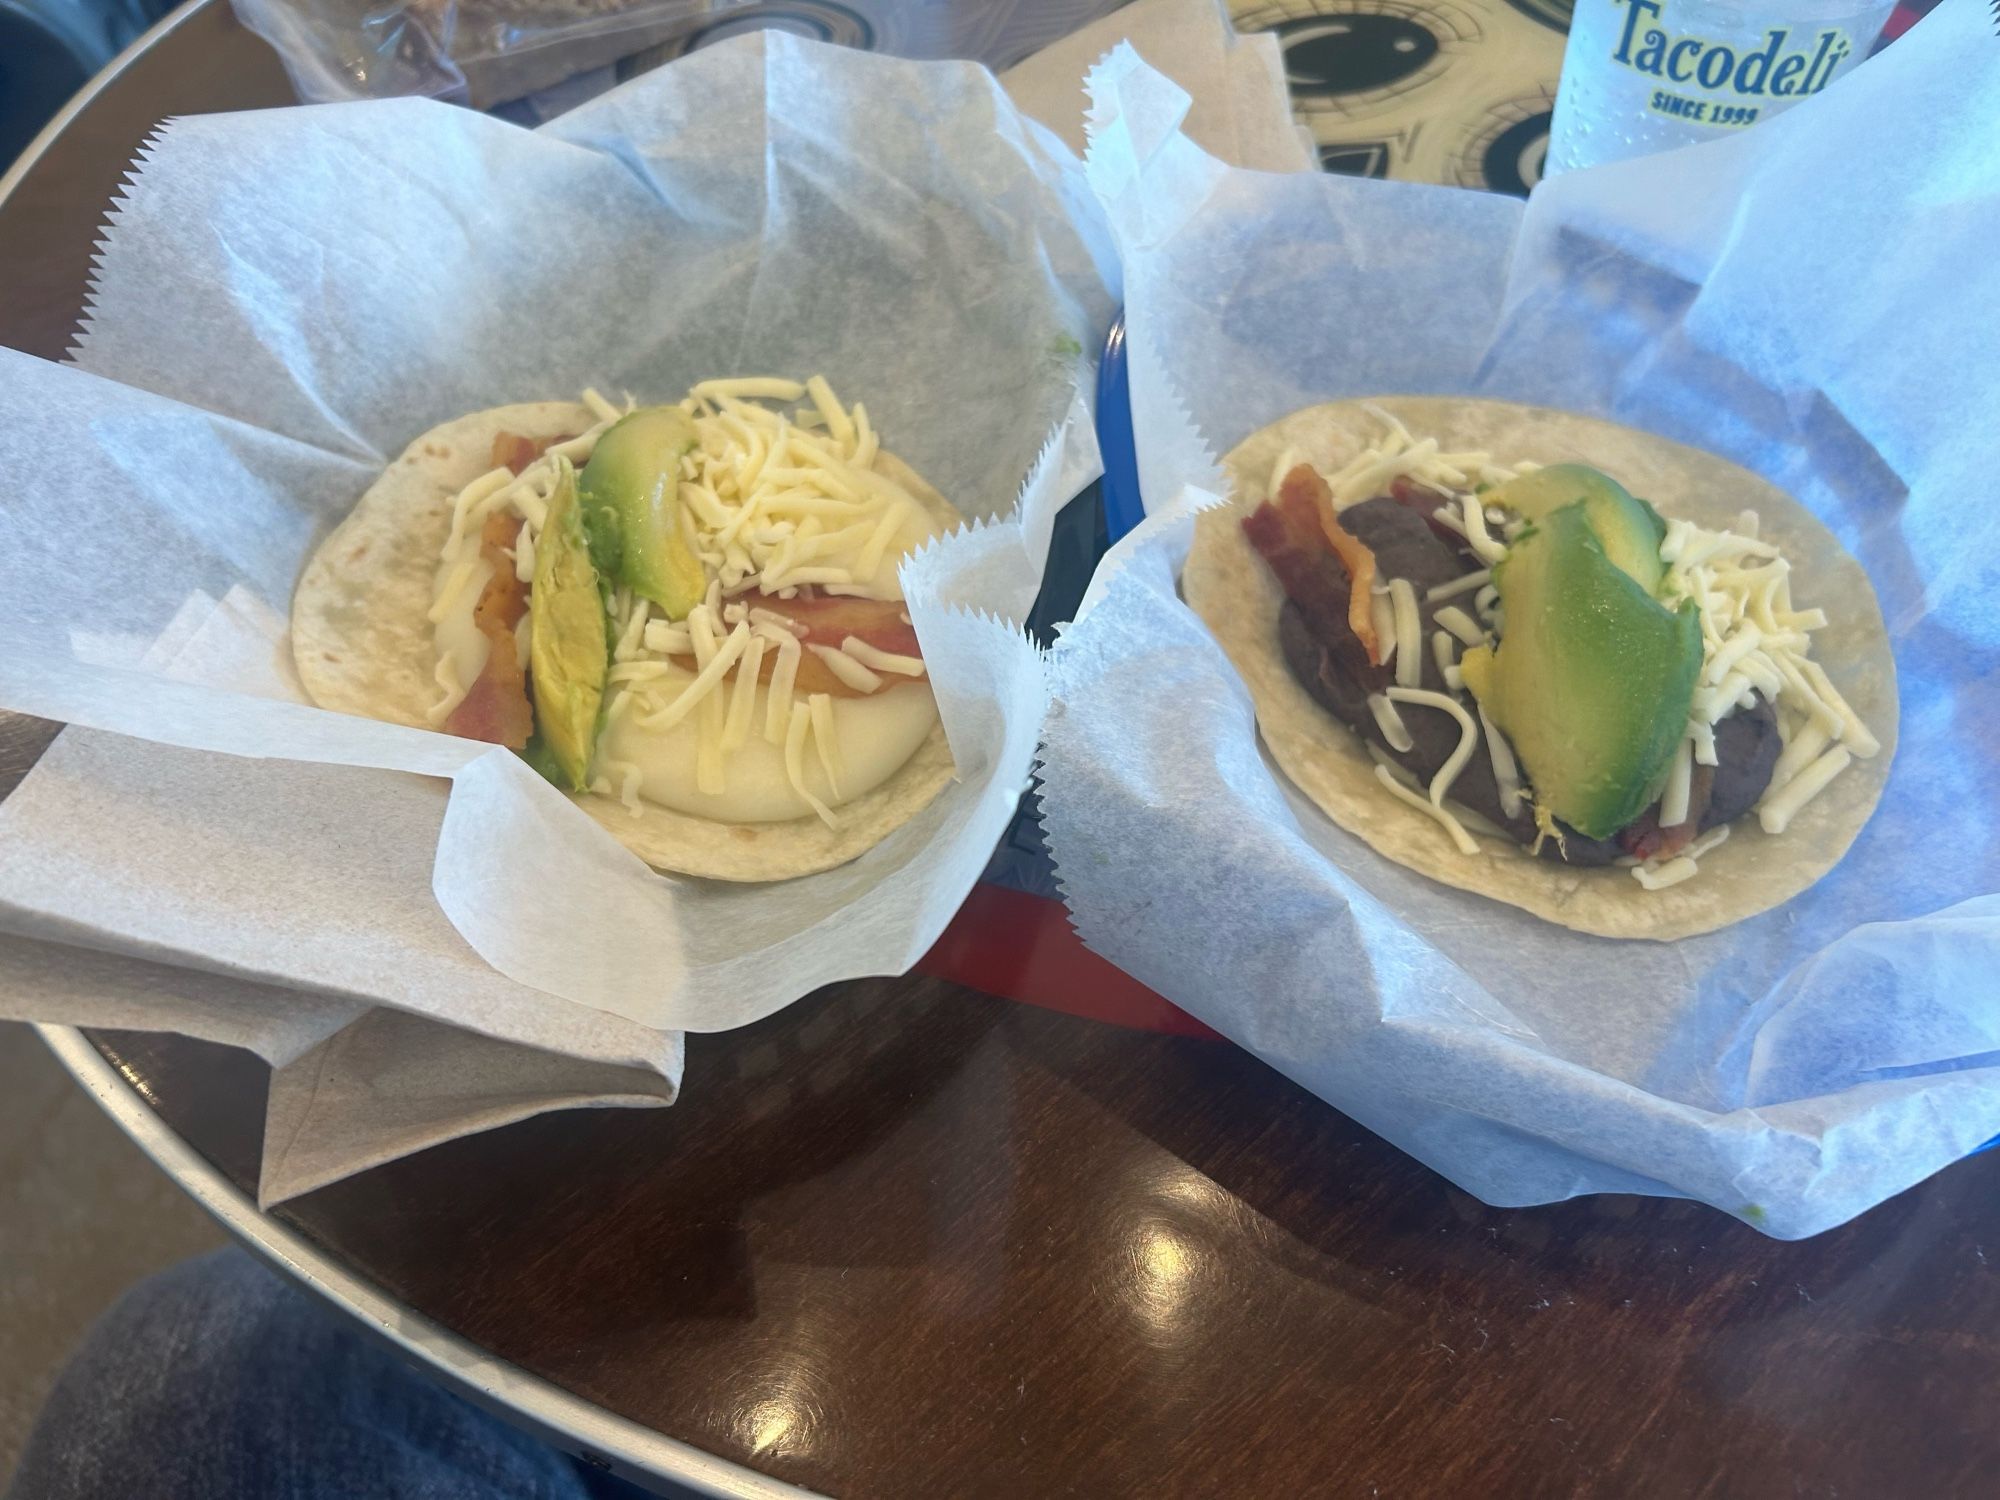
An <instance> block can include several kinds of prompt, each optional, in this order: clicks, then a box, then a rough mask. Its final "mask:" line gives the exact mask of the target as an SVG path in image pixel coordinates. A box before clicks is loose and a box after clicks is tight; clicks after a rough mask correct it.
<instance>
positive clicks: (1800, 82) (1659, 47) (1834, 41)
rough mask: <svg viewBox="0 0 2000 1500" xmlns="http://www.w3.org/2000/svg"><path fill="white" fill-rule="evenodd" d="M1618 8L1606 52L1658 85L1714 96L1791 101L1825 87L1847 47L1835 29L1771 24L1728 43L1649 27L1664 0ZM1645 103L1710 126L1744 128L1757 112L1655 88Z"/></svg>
mask: <svg viewBox="0 0 2000 1500" xmlns="http://www.w3.org/2000/svg"><path fill="white" fill-rule="evenodd" d="M1613 3H1614V4H1618V5H1623V6H1624V7H1625V24H1624V27H1623V29H1622V30H1621V31H1620V33H1619V37H1618V47H1617V50H1616V51H1614V52H1613V53H1612V54H1611V55H1612V57H1613V58H1614V59H1615V60H1616V61H1618V62H1619V63H1621V64H1623V65H1624V66H1625V67H1628V68H1631V69H1632V70H1633V71H1634V72H1638V73H1645V74H1648V75H1649V76H1651V77H1653V78H1657V79H1659V80H1661V81H1662V82H1664V83H1678V84H1693V85H1697V86H1699V87H1700V88H1703V89H1706V90H1708V91H1709V92H1710V93H1713V94H1733V95H1736V96H1738V97H1740V98H1742V99H1744V100H1746V101H1748V100H1757V99H1770V98H1776V99H1794V98H1802V97H1804V96H1805V95H1807V94H1816V93H1818V92H1819V91H1820V90H1821V89H1823V88H1825V87H1826V85H1827V81H1828V80H1829V79H1831V78H1832V77H1833V75H1834V71H1835V70H1836V69H1837V68H1839V66H1840V65H1841V63H1842V62H1843V61H1845V60H1846V58H1847V56H1848V54H1849V53H1850V52H1852V51H1853V50H1854V46H1853V43H1852V42H1851V41H1850V40H1849V39H1848V37H1847V34H1846V33H1845V32H1844V31H1841V30H1840V29H1839V28H1838V27H1832V26H1829V27H1823V28H1820V29H1817V30H1812V31H1809V32H1799V31H1796V30H1795V29H1794V28H1792V27H1787V26H1773V27H1771V28H1770V29H1769V30H1768V31H1766V32H1765V33H1764V37H1763V40H1762V42H1761V43H1749V44H1746V43H1743V42H1740V41H1739V42H1737V43H1735V44H1734V45H1731V44H1729V43H1725V42H1721V41H1717V40H1715V39H1713V38H1710V37H1704V36H1700V35H1695V34H1680V35H1676V34H1674V33H1672V32H1669V31H1668V30H1666V28H1664V27H1662V26H1660V25H1658V24H1656V23H1657V22H1658V21H1659V20H1660V18H1661V14H1662V11H1663V7H1664V0H1613ZM1650 103H1651V107H1652V108H1653V109H1655V110H1657V111H1659V112H1660V113H1662V114H1671V115H1679V116H1685V117H1691V118H1694V119H1700V120H1705V121H1707V122H1708V123H1710V124H1716V125H1747V124H1749V123H1750V122H1751V121H1752V120H1755V119H1756V118H1757V115H1758V113H1759V111H1758V109H1757V108H1756V106H1755V105H1754V104H1749V103H1745V104H1740V105H1730V104H1719V103H1716V102H1714V101H1709V100H1700V99H1688V98H1684V97H1682V96H1680V95H1677V94H1673V93H1671V92H1669V91H1668V90H1665V89H1661V90H1656V91H1655V92H1654V94H1653V97H1652V100H1651V101H1650Z"/></svg>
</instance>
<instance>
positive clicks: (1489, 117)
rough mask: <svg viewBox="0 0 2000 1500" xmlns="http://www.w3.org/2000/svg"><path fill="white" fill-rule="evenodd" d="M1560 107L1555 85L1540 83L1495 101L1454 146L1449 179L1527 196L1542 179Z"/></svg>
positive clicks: (1448, 180)
mask: <svg viewBox="0 0 2000 1500" xmlns="http://www.w3.org/2000/svg"><path fill="white" fill-rule="evenodd" d="M1554 112H1555V92H1554V90H1553V89H1538V90H1536V92H1534V93H1532V94H1528V95H1525V96H1523V97H1521V98H1518V99H1509V100H1507V101H1506V102H1505V103H1502V104H1496V105H1493V106H1492V107H1491V108H1489V109H1488V110H1487V111H1486V112H1485V113H1484V114H1482V115H1481V116H1480V117H1479V118H1478V119H1476V120H1474V121H1473V122H1472V125H1471V127H1470V128H1469V129H1468V130H1467V132H1466V135H1465V139H1464V140H1463V142H1462V143H1461V144H1460V145H1459V146H1458V147H1457V149H1455V150H1454V151H1453V152H1452V156H1451V165H1450V167H1449V168H1448V175H1447V176H1446V179H1445V180H1446V181H1447V182H1452V183H1455V184H1457V185H1458V186H1459V187H1480V188H1490V189H1492V191H1494V192H1496V193H1512V194H1513V195H1514V196H1515V197H1517V198H1525V197H1527V196H1528V193H1529V191H1530V190H1531V189H1532V188H1533V187H1534V185H1535V184H1536V183H1538V182H1540V181H1541V180H1542V163H1543V162H1544V161H1545V160H1546V158H1547V157H1548V154H1549V121H1550V119H1551V118H1552V117H1553V115H1554Z"/></svg>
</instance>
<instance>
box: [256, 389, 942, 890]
mask: <svg viewBox="0 0 2000 1500" xmlns="http://www.w3.org/2000/svg"><path fill="white" fill-rule="evenodd" d="M959 519H960V518H959V515H958V513H957V511H955V510H954V509H953V508H952V506H951V505H950V504H949V503H948V502H947V501H946V500H945V499H944V497H943V496H942V495H940V494H938V493H937V491H936V490H934V489H932V488H931V487H930V485H928V484H926V483H925V482H924V481H923V479H922V478H920V477H919V476H918V475H917V474H916V473H915V472H914V471H913V470H911V469H910V468H909V466H908V465H906V464H904V463H902V462H901V461H900V460H898V459H897V458H895V457H894V456H893V455H892V454H890V453H889V452H887V451H886V450H884V449H883V448H882V447H881V446H880V442H879V439H878V437H877V435H876V433H875V432H874V430H873V428H872V427H871V425H870V423H869V420H868V413H867V411H866V409H865V408H864V407H863V406H862V405H861V404H860V403H858V402H857V403H856V404H855V405H854V406H852V407H845V406H843V405H841V403H840V402H839V400H838V399H837V398H836V397H835V396H834V394H833V392H832V391H831V390H830V389H829V388H828V387H827V384H826V382H825V381H824V380H822V379H820V378H819V377H817V376H815V377H814V378H813V379H811V380H809V381H805V382H798V381H793V380H785V379H743V380H710V381H704V382H702V383H701V384H698V385H696V386H695V387H694V388H693V390H692V391H691V392H690V394H689V395H688V396H687V398H686V399H684V400H682V401H680V402H679V403H677V404H673V405H662V406H649V407H638V408H634V407H632V406H631V404H630V402H629V401H628V402H627V404H626V405H624V406H622V407H621V406H617V405H614V404H613V403H611V402H609V401H606V400H605V399H604V398H603V397H601V396H599V395H598V394H597V393H596V392H594V391H586V392H584V395H583V400H582V401H580V402H568V401H552V402H536V403H530V404H526V405H518V406H503V407H498V408H496V409H494V410H491V411H484V412H476V413H474V414H472V415H471V416H467V417H461V418H460V419H458V420H457V421H454V422H447V423H445V424H444V425H443V426H441V427H437V428H434V429H432V430H431V431H429V432H427V433H425V434H423V436H421V437H419V438H418V439H417V440H416V441H415V442H413V443H412V444H410V446H409V448H408V449H407V450H405V452H404V453H403V454H402V456H401V457H400V458H398V459H397V460H396V461H395V462H394V463H392V464H391V465H390V466H389V468H388V470H387V472H385V473H384V474H383V475H382V476H381V477H380V478H379V479H378V480H376V482H375V483H374V484H373V485H372V486H370V488H369V489H368V491H367V493H366V494H364V495H363V496H362V497H361V500H360V502H359V503H358V504H357V505H356V506H355V508H354V510H353V512H352V513H351V514H350V515H349V516H348V517H347V519H346V520H345V521H343V522H342V523H341V524H340V525H339V526H338V527H337V528H336V529H335V530H334V531H333V533H332V534H331V535H330V536H328V538H327V539H326V541H325V542H324V543H323V544H322V545H321V546H320V547H319V549H318V550H317V551H316V552H315V554H314V555H313V557H312V559H311V560H310V561H309V562H308V563H307V565H306V569H305V572H304V575H303V576H302V577H301V579H300V581H299V586H298V590H297V592H296V594H295V595H294V597H293V601H292V642H293V652H294V655H295V657H296V660H297V663H298V668H299V675H300V677H301V678H302V679H303V681H304V683H305V686H306V690H307V691H308V692H309V693H310V694H311V696H312V698H313V699H314V701H315V702H317V703H319V704H320V705H321V706H322V707H325V708H330V709H335V710H338V711H340V712H344V713H353V714H362V715H366V716H369V717H372V718H378V719H389V720H394V721H396V722H398V723H403V724H411V725H416V726H420V727H425V728H431V729H439V730H442V731H444V732H446V733H450V734H457V735H463V736H465V737H468V738H472V739H479V740H487V741H490V742H492V743H494V744H499V745H505V746H507V747H509V748H511V749H513V750H516V751H519V752H520V753H522V754H523V755H524V756H526V757H527V758H528V760H529V761H530V763H531V764H533V765H534V766H535V767H536V768H537V769H538V770H540V771H541V772H542V773H543V774H544V775H546V776H548V777H549V778H550V779H551V780H552V781H554V782H555V783H556V784H557V785H558V786H560V787H562V788H563V789H564V790H565V791H566V792H569V793H570V794H571V795H572V796H573V797H574V798H575V800H576V801H577V802H578V803H580V804H581V805H582V806H583V807H584V809H585V810H586V811H588V812H589V813H590V814H591V815H592V816H593V817H595V818H596V819H597V820H598V821H599V822H600V823H602V824H603V825H604V826H605V827H606V828H608V829H609V830H610V831H611V832H612V833H613V834H615V835H616V836H617V837H618V839H619V840H620V841H621V842H622V843H624V844H625V845H626V847H627V848H629V849H631V850H632V851H633V852H634V853H636V854H637V855H639V857H640V858H642V859H644V860H646V861H647V862H648V863H650V864H652V865H654V866H655V867H657V868H659V869H662V870H672V871H677V872H681V873H685V874H691V875H703V876H709V877H712V878H716V879H722V880H739V881H762V880H778V879H784V878H787V877H790V876H796V875H804V874H809V873H812V872H814V871H817V870H823V869H826V868H829V867H831V866H833V865H837V864H840V863H843V862H844V861H846V860H849V859H852V858H854V857H855V856H857V855H859V854H861V853H862V852H863V851H865V850H867V849H869V848H871V847H873V846H874V845H875V844H877V843H879V842H880V841H881V840H882V839H883V838H884V837H886V836H887V835H888V834H889V833H890V832H891V831H893V830H894V829H895V828H897V827H899V826H900V825H901V824H903V823H905V822H907V821H908V820H909V819H910V818H912V817H914V816H915V815H916V814H917V813H918V812H919V811H920V810H921V809H922V808H923V807H924V806H925V805H926V804H927V803H928V802H929V801H930V800H931V799H932V798H933V797H935V796H936V795H937V793H938V792H939V790H940V789H942V788H943V787H944V785H945V784H946V783H947V782H948V781H950V780H951V778H952V774H953V767H952V761H951V754H950V751H949V749H948V748H947V746H946V744H945V738H944V732H943V728H942V726H941V725H940V724H939V721H938V714H937V705H936V701H935V699H934V698H933V697H932V694H931V690H930V685H929V682H928V679H927V677H926V669H925V666H924V661H923V653H922V650H921V648H920V646H919V644H918V641H917V638H916V632H915V630H914V628H913V626H912V624H911V621H910V616H909V613H908V611H907V610H906V609H905V608H904V606H903V601H902V589H901V585H900V583H899V581H898V565H899V563H900V562H901V561H902V559H903V558H904V557H905V556H907V555H908V554H909V553H911V552H912V551H914V550H916V549H917V548H919V547H921V546H922V545H923V544H924V543H925V542H926V541H927V540H928V539H929V538H931V537H934V536H937V535H939V534H941V533H942V532H944V531H946V530H948V529H950V528H951V527H952V526H954V525H956V524H957V523H958V521H959Z"/></svg>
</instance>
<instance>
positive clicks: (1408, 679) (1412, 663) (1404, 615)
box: [1389, 578, 1424, 688]
mask: <svg viewBox="0 0 2000 1500" xmlns="http://www.w3.org/2000/svg"><path fill="white" fill-rule="evenodd" d="M1389 606H1390V609H1391V611H1392V612H1393V613H1394V616H1395V621H1396V682H1397V685H1398V686H1400V687H1406V688H1413V687H1417V686H1420V685H1421V684H1422V682H1423V680H1424V627H1423V619H1422V617H1421V616H1420V615H1419V614H1418V613H1417V591H1416V589H1415V588H1414V587H1413V586H1412V585H1411V583H1410V580H1409V579H1407V578H1392V579H1390V580H1389Z"/></svg>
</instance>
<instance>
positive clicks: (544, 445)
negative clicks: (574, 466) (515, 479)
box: [493, 432, 576, 474]
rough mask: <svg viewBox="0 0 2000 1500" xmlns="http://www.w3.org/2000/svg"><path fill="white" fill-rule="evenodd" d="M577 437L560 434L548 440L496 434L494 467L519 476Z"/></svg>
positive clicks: (516, 434) (506, 433)
mask: <svg viewBox="0 0 2000 1500" xmlns="http://www.w3.org/2000/svg"><path fill="white" fill-rule="evenodd" d="M575 436H576V434H575V433H573V432H570V433H559V434H557V435H556V436H555V437H547V438H531V437H522V436H521V434H520V433H518V432H500V433H495V434H494V437H493V467H494V468H496V469H502V468H504V469H508V470H511V471H512V472H514V473H516V474H518V473H520V472H521V471H522V470H523V469H525V468H527V467H528V465H529V464H531V463H533V462H534V461H535V460H536V459H538V458H540V457H541V456H542V455H543V454H544V453H546V452H548V451H549V449H551V448H553V447H555V445H556V444H557V443H566V442H568V441H569V440H570V439H571V438H573V437H575Z"/></svg>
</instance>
